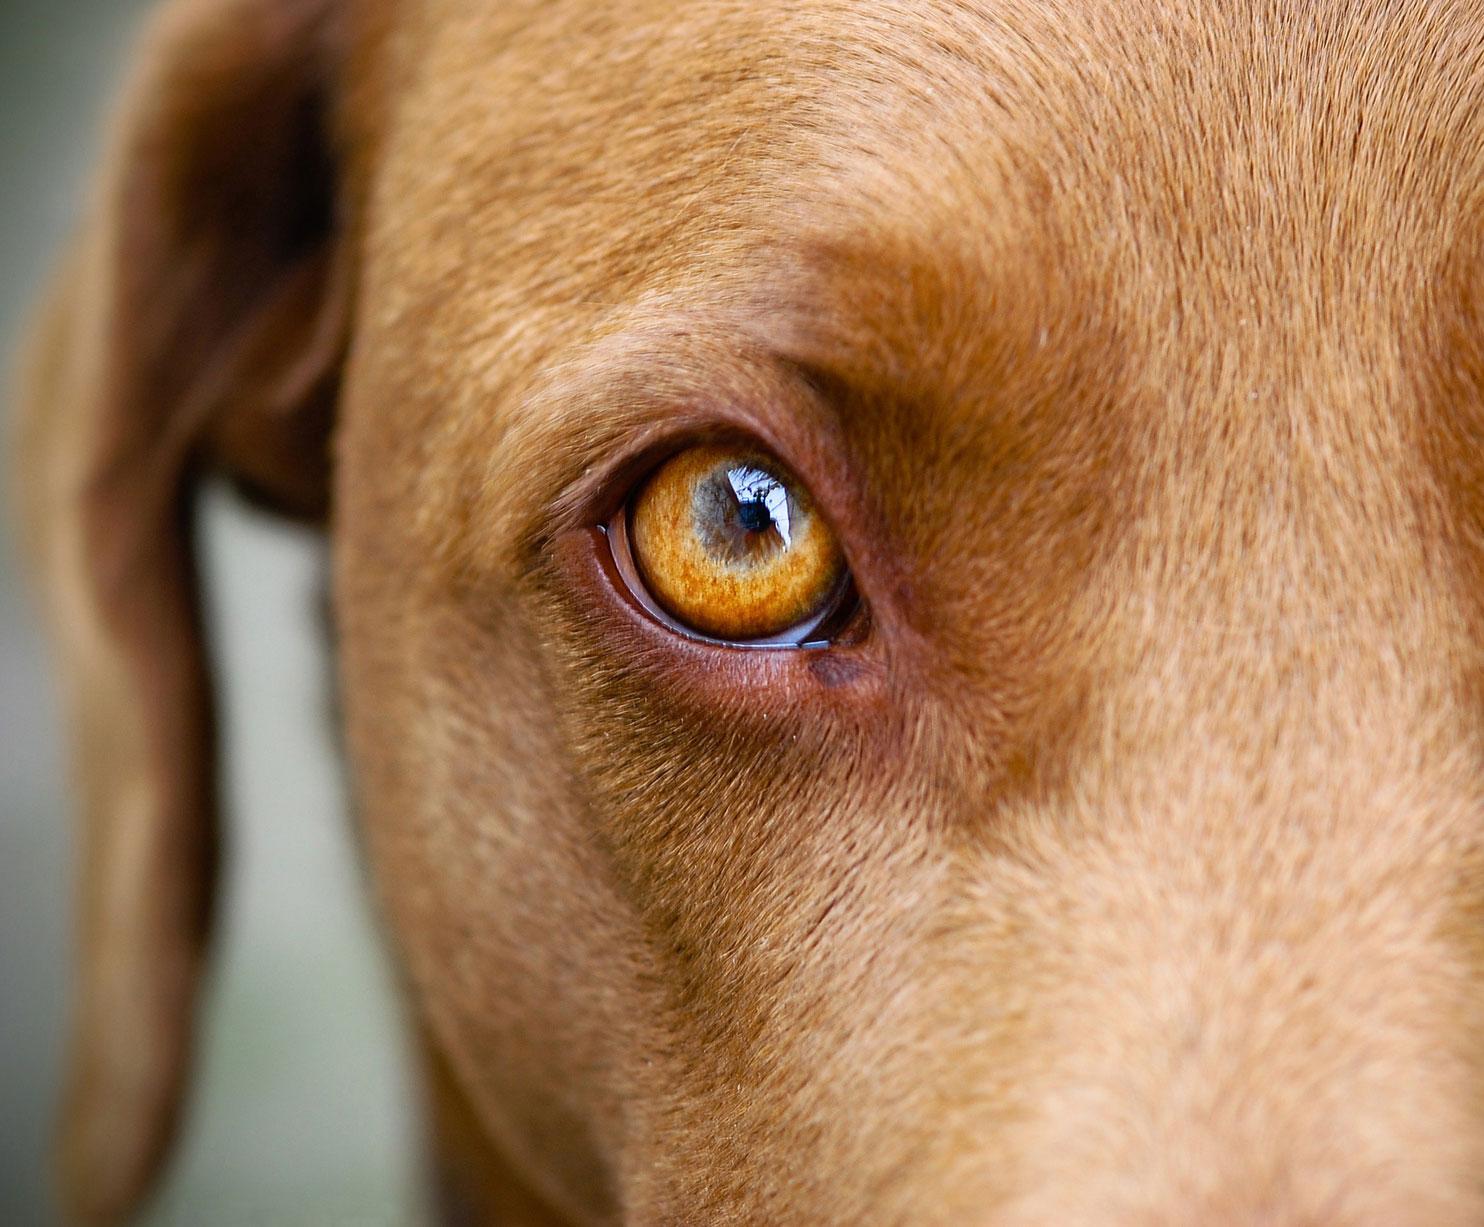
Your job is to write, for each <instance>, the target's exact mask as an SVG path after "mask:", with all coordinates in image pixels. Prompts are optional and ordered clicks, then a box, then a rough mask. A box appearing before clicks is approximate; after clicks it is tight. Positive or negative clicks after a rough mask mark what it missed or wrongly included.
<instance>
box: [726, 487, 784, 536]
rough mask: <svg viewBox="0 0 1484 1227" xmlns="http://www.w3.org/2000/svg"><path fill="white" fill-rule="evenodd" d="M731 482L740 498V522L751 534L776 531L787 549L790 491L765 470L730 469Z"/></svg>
mask: <svg viewBox="0 0 1484 1227" xmlns="http://www.w3.org/2000/svg"><path fill="white" fill-rule="evenodd" d="M727 481H728V482H729V483H730V484H731V487H732V493H733V494H734V495H736V497H737V518H738V519H739V520H740V521H741V523H742V527H743V528H745V529H746V530H747V531H748V532H752V533H761V532H767V531H768V530H769V529H772V530H773V531H774V532H776V533H777V534H778V536H779V538H780V539H781V540H782V542H783V548H784V549H787V548H788V547H789V545H791V544H792V540H791V538H790V536H789V521H788V491H787V490H786V489H784V487H783V486H782V484H780V482H779V481H778V479H777V478H775V477H773V476H772V475H771V474H768V473H764V472H763V471H762V470H761V469H749V468H740V469H728V470H727Z"/></svg>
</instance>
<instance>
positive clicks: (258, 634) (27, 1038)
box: [0, 0, 417, 1227]
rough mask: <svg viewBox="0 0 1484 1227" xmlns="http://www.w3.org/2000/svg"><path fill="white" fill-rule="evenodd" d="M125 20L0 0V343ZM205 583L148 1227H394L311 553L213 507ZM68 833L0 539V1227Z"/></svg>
mask: <svg viewBox="0 0 1484 1227" xmlns="http://www.w3.org/2000/svg"><path fill="white" fill-rule="evenodd" d="M146 7H148V6H147V5H145V4H142V3H140V2H139V0H0V348H3V350H4V351H5V352H6V353H7V354H8V353H9V352H10V351H11V350H12V349H13V346H14V339H15V336H16V331H17V328H18V327H19V325H20V323H21V321H22V319H23V317H24V313H25V310H26V306H27V304H28V303H29V302H30V300H31V299H32V297H33V295H34V294H35V292H36V290H37V288H38V285H39V283H40V281H41V280H42V279H43V277H44V275H45V271H46V268H47V266H48V264H49V262H50V261H51V259H52V258H53V256H54V255H55V251H56V248H57V245H58V244H59V242H60V241H61V240H62V238H63V237H64V235H65V234H66V233H67V231H68V230H69V228H70V226H71V224H72V223H73V221H74V220H75V218H76V217H77V215H78V212H79V208H80V202H81V199H82V194H83V187H84V183H85V181H86V178H87V172H88V169H89V167H90V166H91V165H92V160H93V157H94V155H95V154H96V152H97V147H98V146H97V141H98V133H99V131H100V129H101V126H102V124H103V122H104V120H105V118H106V115H107V113H108V103H109V100H110V98H111V97H112V96H113V94H114V92H115V90H116V87H117V84H118V81H119V78H120V76H121V74H122V71H123V64H124V63H125V61H126V59H127V55H128V50H129V47H130V45H131V42H132V36H133V34H134V32H135V31H136V30H137V27H138V24H139V20H140V15H141V14H142V13H143V11H144V10H145V8H146ZM207 521H208V534H207V542H208V544H207V553H208V566H207V574H208V578H209V581H210V588H211V594H212V597H211V603H212V608H213V610H214V611H216V614H217V616H216V618H215V627H216V635H217V649H218V653H219V656H220V657H221V659H222V661H223V662H224V668H223V672H224V675H225V683H226V686H225V691H226V693H225V700H226V701H225V707H224V716H225V729H226V732H227V739H226V740H227V745H228V751H227V778H228V787H229V798H230V807H229V808H230V813H229V818H228V840H229V843H228V849H229V860H228V873H227V881H226V891H225V895H224V899H223V921H224V923H223V926H222V935H223V940H222V943H221V946H220V957H219V959H218V964H217V972H216V975H215V977H214V980H213V983H212V986H211V991H210V999H209V1001H208V1004H207V1015H206V1031H205V1035H206V1042H205V1045H204V1049H203V1052H202V1055H201V1061H200V1070H199V1076H198V1079H197V1084H196V1090H195V1093H194V1094H193V1096H192V1100H191V1106H190V1115H189V1120H188V1123H187V1129H186V1137H185V1142H184V1145H183V1146H182V1148H181V1151H180V1153H179V1155H178V1157H177V1162H176V1163H175V1165H174V1167H173V1169H172V1171H171V1174H170V1177H169V1179H168V1181H167V1183H166V1185H165V1188H164V1190H163V1192H162V1194H161V1196H160V1198H159V1199H158V1200H157V1202H156V1203H155V1205H154V1206H153V1207H152V1208H151V1210H150V1212H149V1213H148V1215H147V1216H146V1218H145V1222H146V1223H148V1224H150V1225H151V1227H162V1225H167V1224H168V1225H169V1227H176V1225H179V1227H188V1225H189V1227H197V1225H199V1227H218V1225H219V1227H249V1225H253V1227H256V1225H258V1224H262V1225H263V1227H383V1225H385V1227H401V1225H402V1224H408V1223H412V1222H414V1221H416V1218H417V1215H416V1214H415V1213H414V1207H415V1204H416V1203H415V1193H414V1190H415V1188H416V1178H417V1173H416V1171H415V1169H414V1162H413V1161H414V1158H415V1155H416V1149H415V1134H414V1132H413V1126H412V1121H411V1117H412V1111H411V1106H410V1086H409V1079H408V1074H407V1070H406V1061H405V1059H404V1054H403V1051H402V1037H401V1035H400V1033H399V1026H400V1021H401V1020H400V1017H399V1013H398V1006H397V1004H396V1002H395V998H394V994H393V989H392V986H391V978H390V973H389V971H388V968H387V966H386V963H385V960H384V958H383V957H382V955H381V953H380V944H379V942H378V940H377V938H376V936H375V934H374V931H373V921H372V920H371V919H370V916H369V908H368V904H367V902H366V897H365V895H366V892H365V891H364V889H363V884H362V882H361V875H360V870H359V868H358V866H357V863H356V860H355V854H354V849H353V844H352V840H351V837H350V822H349V820H348V819H347V818H346V817H345V816H344V813H343V804H342V785H341V781H340V779H339V777H338V775H337V769H336V767H335V764H334V757H333V755H332V753H331V750H330V746H329V737H328V727H329V724H328V717H327V714H326V713H327V706H328V684H327V679H326V669H325V665H324V659H323V655H322V651H321V649H320V646H319V639H320V634H319V628H318V622H319V616H318V612H317V610H318V607H319V602H320V599H321V597H320V594H321V591H322V586H323V580H322V576H323V570H324V560H323V549H322V546H321V544H320V543H319V542H318V541H317V540H316V539H315V538H314V537H313V535H312V534H308V533H302V532H292V531H288V530H285V529H283V528H282V527H280V526H277V525H273V524H270V523H268V522H266V521H265V520H264V519H263V518H261V517H258V516H252V515H249V514H248V513H246V512H244V511H242V510H241V509H240V508H238V507H236V506H234V505H233V504H232V500H230V499H229V498H227V497H226V496H225V495H223V494H221V493H220V492H216V493H213V494H212V496H211V497H210V498H209V499H208V506H207ZM69 857H70V832H69V829H68V819H67V807H66V802H65V786H64V772H63V767H62V759H61V752H60V749H59V738H58V721H57V704H56V698H55V695H54V693H53V691H52V689H51V686H50V683H49V680H48V677H47V674H46V669H45V661H44V659H43V656H42V649H41V647H40V644H39V640H38V637H37V633H36V626H35V620H34V614H33V613H32V611H31V610H29V609H28V608H27V606H26V603H25V600H24V597H23V594H22V592H21V590H20V584H19V580H18V577H17V575H16V568H15V558H14V552H13V548H12V542H11V541H10V540H7V541H5V543H4V545H3V546H0V1225H3V1227H47V1225H48V1224H51V1223H53V1222H55V1212H54V1210H53V1208H52V1206H51V1203H50V1199H49V1192H48V1181H47V1171H46V1164H47V1142H48V1136H49V1133H50V1131H51V1129H52V1127H53V1115H54V1109H55V1096H56V1087H57V1083H58V1078H59V1074H60V1061H61V1038H62V1035H63V1032H64V1019H65V1008H66V989H67V983H66V964H67V950H68V890H69V887H68V877H67V875H68V868H69V863H70V861H69Z"/></svg>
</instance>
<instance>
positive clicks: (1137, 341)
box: [18, 0, 1484, 1227]
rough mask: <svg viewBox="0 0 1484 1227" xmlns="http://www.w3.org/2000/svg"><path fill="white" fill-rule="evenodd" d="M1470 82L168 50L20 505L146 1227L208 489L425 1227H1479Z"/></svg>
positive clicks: (269, 1)
mask: <svg viewBox="0 0 1484 1227" xmlns="http://www.w3.org/2000/svg"><path fill="white" fill-rule="evenodd" d="M1481 104H1484V14H1481V13H1480V12H1479V11H1478V9H1477V8H1476V7H1475V6H1472V5H1464V4H1448V3H1442V2H1439V0H1309V2H1306V3H1295V2H1292V0H1116V2H1115V0H871V2H870V3H861V2H860V0H693V2H692V3H688V4H676V3H661V2H659V0H623V2H622V3H619V2H617V0H540V2H537V0H503V2H502V3H500V4H489V3H485V2H484V0H422V2H421V3H413V2H412V0H168V2H167V3H165V4H164V5H163V7H162V8H161V9H160V11H159V13H158V16H157V18H156V19H155V21H154V23H153V25H152V27H151V31H150V33H149V35H148V37H147V39H146V41H145V44H144V46H143V48H142V50H141V52H140V54H139V57H138V69H137V72H136V73H135V75H134V77H133V80H132V83H131V85H130V86H129V88H128V90H127V94H126V98H125V102H124V105H123V106H122V108H121V110H120V118H119V120H118V122H117V123H116V125H115V127H114V129H113V131H112V136H111V142H110V145H109V154H108V157H107V161H106V166H105V167H104V168H103V170H102V171H101V173H100V177H99V180H98V184H99V187H98V191H97V193H96V195H95V197H94V199H93V201H92V206H91V209H90V212H89V214H88V218H87V220H86V223H85V224H84V225H83V227H82V228H81V231H80V233H79V236H78V238H77V241H76V243H75V244H74V246H73V248H72V251H71V254H70V256H69V257H68V259H67V261H66V263H65V267H64V268H63V269H62V271H61V272H60V273H59V275H58V278H57V280H56V288H55V290H54V292H53V294H52V296H51V298H50V299H49V301H48V304H47V305H46V306H45V307H44V309H43V311H42V315H41V319H40V322H39V323H38V325H37V328H36V333H35V342H34V345H33V346H32V348H31V350H30V355H31V356H30V359H29V365H28V368H27V369H28V372H29V373H28V375H27V377H26V383H25V391H24V393H23V396H22V398H21V416H20V442H21V446H20V450H19V468H18V473H19V480H20V484H21V486H22V487H23V489H22V493H21V518H22V520H23V523H24V526H25V531H26V533H27V536H28V538H29V542H30V551H29V555H30V558H31V560H32V564H33V566H34V571H35V574H36V576H37V582H38V587H39V588H40V590H41V592H42V593H43V597H44V600H45V602H46V607H47V609H48V611H49V613H48V622H49V625H50V627H51V629H52V632H53V635H54V639H55V644H56V649H57V655H58V658H59V661H60V667H61V672H62V675H63V679H64V689H65V692H66V694H67V695H68V703H67V708H68V711H69V719H70V722H71V727H72V736H73V742H74V745H75V754H76V764H77V775H78V778H79V780H80V782H81V812H82V822H83V834H84V858H85V859H84V864H83V866H82V870H81V879H80V880H81V890H80V900H81V912H80V933H81V942H80V958H79V963H78V968H77V976H78V979H77V983H78V990H77V1008H76V1024H75V1030H74V1034H73V1042H72V1053H73V1064H72V1071H71V1081H70V1089H69V1092H68V1099H67V1105H66V1111H65V1114H64V1117H65V1125H64V1129H63V1136H62V1144H61V1155H62V1162H61V1167H62V1171H63V1183H64V1186H65V1189H66V1193H67V1197H68V1204H69V1207H70V1212H71V1213H72V1214H73V1216H74V1217H75V1218H76V1219H78V1220H80V1221H88V1222H104V1221H113V1220H117V1219H119V1218H121V1217H123V1216H125V1215H126V1214H127V1213H128V1212H129V1211H130V1210H131V1208H132V1207H134V1206H136V1205H137V1204H138V1202H139V1201H140V1199H141V1198H142V1197H143V1196H144V1194H145V1193H146V1192H147V1190H148V1188H149V1187H150V1183H151V1181H152V1179H153V1178H154V1177H155V1176H156V1174H157V1173H158V1171H159V1169H160V1167H161V1164H162V1163H163V1161H164V1158H165V1156H166V1155H167V1153H168V1148H169V1143H170V1140H171V1137H172V1133H173V1130H174V1127H175V1123H176V1119H177V1114H178V1108H179V1102H180V1098H181V1094H182V1089H183V1086H184V1083H185V1080H186V1077H187V1071H188V1068H189V1065H190V1054H191V1041H192V1031H193V1021H192V1016H193V1010H194V1005H195V1001H196V997H197V992H198V987H199V983H200V978H201V973H202V968H203V964H204V961H205V959H206V957H207V949H208V940H209V935H210V928H211V914H212V907H211V899H212V881H213V877H214V872H215V862H216V853H215V847H216V837H215V834H214V810H215V785H214V781H213V774H212V761H213V732H212V699H211V684H210V678H209V676H208V669H207V667H206V665H205V663H204V660H203V652H202V635H201V620H200V612H199V605H198V598H197V593H196V583H195V574H194V567H193V563H192V550H191V542H192V509H193V491H194V490H195V488H196V486H197V484H198V483H199V481H200V480H201V479H202V478H203V477H204V476H206V475H208V474H222V475H226V476H227V477H229V478H230V479H231V480H233V481H234V482H235V483H236V484H237V485H238V487H239V488H241V489H242V490H243V491H245V492H246V493H247V494H248V495H249V497H251V498H253V499H254V500H256V501H258V502H260V503H262V504H264V505H267V506H270V507H272V508H275V509H277V510H278V511H280V512H282V513H283V514H285V515H289V516H293V517H298V518H300V519H305V520H309V521H313V522H318V523H322V524H324V525H325V526H326V529H327V531H328V533H329V536H330V540H331V551H332V557H333V622H334V636H335V645H336V647H335V652H336V659H337V665H338V670H339V679H340V680H339V689H340V695H341V703H342V708H343V711H342V716H343V725H344V731H345V737H346V745H347V755H348V759H349V764H350V770H351V774H352V778H353V781H354V794H355V809H356V814H357V822H358V830H359V832H360V835H361V838H362V839H363V842H364V847H365V851H366V855H367V859H368V863H369V865H370V870H371V873H372V876H373V880H374V882H375V885H376V891H377V896H378V899H379V904H380V907H381V909H382V911H383V914H384V918H385V923H386V927H387V930H388V934H389V937H390V939H391V940H392V942H393V945H394V947H395V951H396V955H397V958H398V960H399V963H400V967H401V969H402V971H403V975H404V982H405V986H406V991H407V998H408V1002H409V1010H410V1012H411V1014H412V1015H413V1017H414V1018H415V1020H416V1027H417V1032H418V1036H419V1040H418V1043H419V1050H420V1052H421V1054H422V1068H423V1070H424V1072H425V1086H426V1105H427V1122H428V1136H429V1138H430V1150H431V1154H432V1156H433V1170H434V1173H435V1185H436V1189H437V1203H438V1207H439V1213H440V1214H441V1216H442V1220H443V1221H445V1222H446V1223H449V1224H485V1223H499V1224H517V1225H522V1227H533V1225H538V1224H539V1225H542V1227H550V1225H557V1224H561V1225H567V1227H575V1225H579V1224H580V1225H599V1224H609V1225H619V1224H622V1225H625V1227H682V1225H685V1227H691V1225H696V1224H708V1225H713V1227H716V1225H722V1224H752V1225H779V1227H783V1225H813V1227H824V1225H827V1224H851V1225H853V1227H888V1225H896V1224H913V1225H914V1227H928V1225H933V1227H1044V1225H1046V1224H1057V1225H1059V1227H1115V1225H1116V1227H1155V1225H1169V1227H1178V1225H1184V1224H1197V1223H1200V1224H1220V1225H1221V1227H1259V1225H1261V1227H1300V1225H1302V1227H1380V1225H1385V1227H1410V1225H1423V1224H1425V1225H1427V1227H1463V1225H1465V1224H1477V1223H1480V1222H1484V1179H1481V1175H1480V1174H1481V1172H1484V809H1481V800H1484V739H1481V723H1480V717H1481V715H1484V710H1481V700H1484V317H1481V302H1484V294H1481V286H1484V259H1481V257H1484V246H1481V240H1484V105H1481Z"/></svg>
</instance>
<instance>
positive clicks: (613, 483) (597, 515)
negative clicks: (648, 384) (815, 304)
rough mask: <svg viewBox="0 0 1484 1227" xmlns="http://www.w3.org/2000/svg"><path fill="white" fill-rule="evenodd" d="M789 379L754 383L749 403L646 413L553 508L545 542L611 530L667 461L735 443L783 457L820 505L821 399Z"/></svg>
mask: <svg viewBox="0 0 1484 1227" xmlns="http://www.w3.org/2000/svg"><path fill="white" fill-rule="evenodd" d="M784 376H785V373H784V372H783V371H779V372H778V373H777V374H776V375H774V376H773V377H771V378H769V377H767V376H763V377H761V378H757V377H755V378H754V379H752V380H748V381H747V382H749V383H753V384H755V385H761V387H757V386H755V387H754V388H750V389H748V394H747V395H746V396H745V397H741V396H727V395H725V394H722V395H718V394H717V393H715V392H710V391H700V390H698V391H696V392H695V393H693V394H689V395H687V394H682V395H679V396H673V395H672V396H671V397H668V398H664V399H657V400H656V401H654V402H653V403H650V404H645V405H643V406H642V407H641V408H640V410H639V412H638V413H635V414H632V415H630V416H629V419H628V421H627V422H626V423H623V424H621V425H620V426H619V427H618V428H616V429H614V430H613V431H612V433H611V435H610V438H611V441H612V443H613V445H614V446H613V447H612V450H611V451H610V452H609V454H607V455H605V456H603V457H602V458H601V459H599V460H597V461H596V462H595V463H592V464H590V465H588V466H587V467H586V468H585V469H584V471H583V472H582V473H580V474H578V475H577V476H576V477H574V478H573V479H572V480H570V481H569V482H568V483H567V484H566V485H565V486H564V487H563V488H562V489H561V491H560V493H559V494H558V495H557V496H556V497H555V498H553V499H552V500H551V501H550V502H549V504H548V505H547V514H546V515H545V517H544V521H545V523H544V531H543V532H542V534H541V535H542V536H543V537H544V538H546V539H548V540H549V539H551V538H553V537H555V536H557V535H558V534H560V533H562V532H564V531H568V530H571V529H575V528H581V527H588V526H591V525H593V524H598V523H604V522H606V521H607V519H608V517H609V516H610V515H611V514H612V513H613V511H614V510H616V508H617V506H618V505H619V504H620V503H621V502H622V501H623V499H624V498H626V497H627V496H628V494H629V492H630V491H632V489H633V488H634V486H636V485H637V484H638V483H639V482H640V481H641V480H642V479H643V478H644V477H645V476H646V475H647V474H648V473H650V472H652V471H653V470H654V468H655V467H657V466H658V465H659V464H660V463H661V462H662V461H663V460H664V459H665V458H666V456H668V455H671V454H673V453H675V452H677V451H680V450H683V449H684V448H685V447H688V446H692V445H695V444H699V443H707V442H713V443H714V442H719V441H725V440H727V439H734V440H735V441H736V442H737V443H738V445H739V446H747V447H754V448H759V449H761V450H762V451H764V452H767V453H769V454H771V455H773V456H776V457H777V458H778V459H779V460H780V461H781V462H782V463H783V464H784V465H785V466H786V467H787V468H788V469H789V470H790V471H792V472H793V473H794V474H795V475H796V476H797V477H798V479H799V480H800V481H801V482H802V483H803V484H804V485H805V487H806V488H807V489H809V490H810V492H811V493H812V494H814V495H815V497H816V498H818V491H819V489H820V488H821V486H828V484H829V483H828V482H827V481H825V480H823V477H822V475H817V473H816V470H817V468H818V465H817V463H811V461H814V460H815V459H816V457H817V455H818V453H819V452H820V450H821V448H820V447H819V444H818V443H817V441H816V440H815V439H814V438H813V437H812V436H813V435H814V431H813V429H812V428H811V425H810V423H809V421H808V420H809V419H811V418H814V417H815V416H816V414H815V412H813V411H812V410H813V409H814V407H813V406H812V405H809V404H808V402H809V401H812V400H813V398H814V397H813V393H812V390H811V389H809V388H808V387H806V386H805V385H803V383H802V382H801V381H797V380H794V379H791V378H786V377H784ZM764 389H766V390H764ZM760 392H761V393H762V394H761V395H759V393H760ZM759 402H761V403H762V404H763V405H764V406H765V409H763V410H762V411H760V410H759V409H758V408H757V407H755V406H757V405H758V403H759ZM780 410H781V411H780ZM623 425H627V427H628V429H627V430H625V429H623V428H622V426H623ZM606 441H608V440H605V442H606ZM832 518H833V517H832Z"/></svg>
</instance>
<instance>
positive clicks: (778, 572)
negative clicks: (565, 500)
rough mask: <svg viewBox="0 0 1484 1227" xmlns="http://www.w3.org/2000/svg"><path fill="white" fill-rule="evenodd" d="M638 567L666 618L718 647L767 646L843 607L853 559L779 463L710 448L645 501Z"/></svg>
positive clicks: (690, 453)
mask: <svg viewBox="0 0 1484 1227" xmlns="http://www.w3.org/2000/svg"><path fill="white" fill-rule="evenodd" d="M629 534H630V542H631V546H632V550H633V559H634V563H635V565H636V567H637V568H638V571H639V574H640V576H641V577H642V579H643V580H644V584H645V586H646V588H647V589H648V590H649V592H650V595H651V596H653V598H654V599H655V601H657V602H658V603H659V604H660V606H661V607H662V608H664V609H665V611H666V612H668V613H669V614H671V615H672V616H673V617H675V618H676V619H678V620H679V621H680V622H682V623H684V624H685V625H687V626H689V627H692V628H693V629H695V630H697V631H700V632H701V633H702V634H704V635H710V636H712V637H714V638H717V639H736V640H747V639H765V638H768V637H770V636H774V635H781V634H784V633H785V632H787V631H788V630H789V629H790V628H792V627H795V626H798V625H799V624H801V623H803V622H806V621H807V620H808V619H809V618H810V617H812V616H814V615H816V614H818V613H820V612H821V610H823V608H824V607H825V606H826V605H827V604H829V603H830V602H832V601H833V600H835V599H836V598H837V597H838V595H839V592H840V588H841V585H842V584H843V583H844V580H845V557H844V555H843V554H842V553H841V550H840V544H839V542H838V541H836V540H835V534H834V533H833V532H831V531H830V527H829V525H828V524H826V523H825V522H824V520H823V519H822V518H821V517H820V515H819V514H818V512H817V511H816V510H815V508H814V504H813V501H812V500H811V499H810V497H809V494H808V492H807V491H806V490H805V489H804V487H803V486H802V484H800V482H799V481H798V480H797V479H796V478H795V477H793V476H792V475H791V474H790V473H789V472H788V471H787V470H786V469H784V468H783V467H782V466H781V465H780V464H779V463H778V462H777V461H776V460H774V459H772V458H770V457H768V456H765V455H760V454H757V453H755V452H751V451H747V450H745V449H738V448H730V447H721V446H709V445H708V446H703V447H693V448H690V449H688V450H687V451H683V452H681V453H680V454H679V455H677V456H675V457H673V458H672V459H670V460H669V461H667V462H666V463H665V464H663V465H661V466H660V468H659V469H658V470H656V471H655V473H654V475H653V476H652V477H651V478H650V479H649V480H648V481H647V482H646V483H645V484H644V486H643V487H642V488H641V489H640V490H639V493H638V495H637V496H636V497H635V499H634V501H633V504H632V509H631V512H630V520H629Z"/></svg>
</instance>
